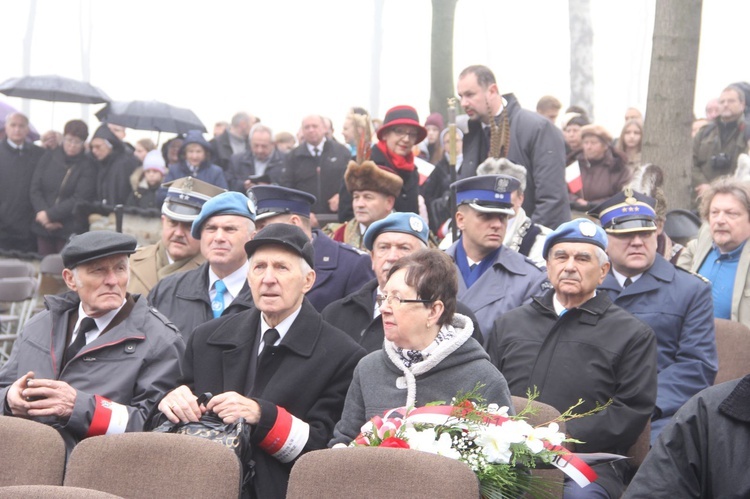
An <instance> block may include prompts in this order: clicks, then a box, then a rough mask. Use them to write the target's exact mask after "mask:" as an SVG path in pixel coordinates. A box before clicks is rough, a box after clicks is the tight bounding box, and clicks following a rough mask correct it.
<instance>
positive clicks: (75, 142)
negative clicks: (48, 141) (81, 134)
mask: <svg viewBox="0 0 750 499" xmlns="http://www.w3.org/2000/svg"><path fill="white" fill-rule="evenodd" d="M63 142H64V143H66V144H69V145H71V146H82V145H83V141H82V140H81V139H76V138H73V137H65V138H63Z"/></svg>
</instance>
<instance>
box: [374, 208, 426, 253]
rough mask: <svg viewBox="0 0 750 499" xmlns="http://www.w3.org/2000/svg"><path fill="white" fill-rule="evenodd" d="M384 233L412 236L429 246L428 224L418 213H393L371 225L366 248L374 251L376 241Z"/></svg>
mask: <svg viewBox="0 0 750 499" xmlns="http://www.w3.org/2000/svg"><path fill="white" fill-rule="evenodd" d="M383 232H403V233H404V234H409V235H412V236H414V237H416V238H417V239H419V240H421V241H422V242H423V243H425V244H427V238H428V237H429V233H430V229H429V228H428V227H427V224H426V223H424V220H422V217H420V216H419V215H417V214H416V213H409V212H400V213H391V214H390V215H388V216H387V217H385V218H383V219H382V220H378V221H377V222H375V223H372V224H370V226H369V227H368V228H367V231H366V232H365V237H364V240H363V242H364V244H365V248H367V249H368V250H370V251H372V247H373V244H374V243H375V239H376V238H377V237H378V235H380V234H381V233H383Z"/></svg>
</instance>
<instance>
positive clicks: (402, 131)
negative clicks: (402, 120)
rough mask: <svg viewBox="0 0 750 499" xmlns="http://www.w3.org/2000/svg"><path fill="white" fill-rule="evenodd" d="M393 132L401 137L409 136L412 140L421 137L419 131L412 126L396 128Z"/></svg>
mask: <svg viewBox="0 0 750 499" xmlns="http://www.w3.org/2000/svg"><path fill="white" fill-rule="evenodd" d="M393 133H394V134H396V136H397V137H398V138H399V139H401V138H403V137H409V138H410V139H412V140H417V137H419V132H418V131H417V130H412V129H410V128H394V129H393Z"/></svg>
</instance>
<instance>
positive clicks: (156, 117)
mask: <svg viewBox="0 0 750 499" xmlns="http://www.w3.org/2000/svg"><path fill="white" fill-rule="evenodd" d="M96 117H97V118H99V119H100V120H101V121H106V122H107V123H114V124H115V125H121V126H124V127H128V128H135V129H136V130H153V131H155V132H172V133H186V132H188V131H190V130H200V131H201V132H205V131H206V127H205V126H203V123H201V120H200V119H198V117H197V116H196V115H195V113H194V112H192V111H191V110H189V109H185V108H181V107H175V106H171V105H169V104H165V103H164V102H158V101H139V100H134V101H130V102H110V103H109V104H107V105H106V106H104V107H103V108H102V109H100V110H99V111H98V112H97V113H96Z"/></svg>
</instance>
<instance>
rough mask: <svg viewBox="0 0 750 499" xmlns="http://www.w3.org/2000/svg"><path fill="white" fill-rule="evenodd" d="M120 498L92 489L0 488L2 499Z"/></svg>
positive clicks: (45, 486) (22, 486)
mask: <svg viewBox="0 0 750 499" xmlns="http://www.w3.org/2000/svg"><path fill="white" fill-rule="evenodd" d="M118 497H120V496H115V495H112V494H107V493H106V492H101V491H98V490H92V489H82V488H79V487H63V486H62V485H15V486H12V487H0V499H37V498H40V499H47V498H49V499H117V498H118Z"/></svg>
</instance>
